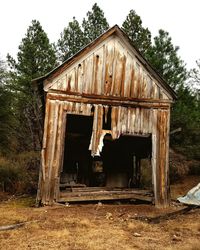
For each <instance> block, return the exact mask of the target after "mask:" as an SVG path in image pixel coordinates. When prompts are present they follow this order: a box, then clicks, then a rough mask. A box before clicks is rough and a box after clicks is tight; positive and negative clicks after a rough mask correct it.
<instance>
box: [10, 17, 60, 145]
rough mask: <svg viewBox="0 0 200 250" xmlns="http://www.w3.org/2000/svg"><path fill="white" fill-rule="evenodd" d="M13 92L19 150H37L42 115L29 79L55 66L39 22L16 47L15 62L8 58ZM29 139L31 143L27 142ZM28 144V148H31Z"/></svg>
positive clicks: (50, 47)
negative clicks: (17, 123)
mask: <svg viewBox="0 0 200 250" xmlns="http://www.w3.org/2000/svg"><path fill="white" fill-rule="evenodd" d="M7 59H8V63H9V66H10V68H11V70H10V77H11V87H12V91H15V96H17V106H16V111H17V114H18V120H19V122H20V128H19V138H21V144H22V147H25V148H28V149H37V148H38V147H39V145H40V143H41V134H42V127H43V126H42V122H41V121H42V114H41V110H40V109H39V107H38V106H37V105H36V104H37V97H36V96H35V91H34V88H33V85H32V83H31V80H32V79H34V78H36V77H39V76H41V75H44V74H45V73H47V72H49V71H50V70H52V69H53V68H54V67H55V65H56V56H55V51H54V48H53V46H52V44H50V42H49V39H48V37H47V34H46V33H45V32H44V30H43V29H42V26H41V25H40V23H39V22H38V21H36V20H33V21H32V25H31V26H30V27H29V28H28V30H27V33H26V36H25V38H23V39H22V42H21V44H20V46H19V52H18V54H17V61H16V60H14V59H13V58H12V57H11V56H10V55H8V56H7ZM30 138H31V140H30ZM30 145H31V147H30Z"/></svg>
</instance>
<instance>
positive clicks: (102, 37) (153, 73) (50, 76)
mask: <svg viewBox="0 0 200 250" xmlns="http://www.w3.org/2000/svg"><path fill="white" fill-rule="evenodd" d="M114 34H116V35H117V36H119V37H121V38H122V39H125V41H126V42H127V43H128V44H129V46H131V47H132V48H133V49H134V53H135V56H136V58H137V59H138V61H139V62H140V63H141V64H142V65H143V67H144V68H145V69H146V70H147V72H149V74H150V75H151V76H152V77H153V78H154V79H156V80H157V81H158V82H159V83H160V85H161V86H162V87H163V88H164V89H165V90H166V91H167V92H168V93H169V94H170V95H171V96H172V98H173V99H177V95H176V93H175V91H174V90H173V89H172V88H171V87H170V86H169V84H168V83H167V82H166V81H165V80H164V79H163V78H162V77H161V75H160V74H159V73H158V72H157V71H156V70H155V69H154V68H153V67H152V66H151V65H150V64H149V63H148V62H147V60H146V59H145V58H144V57H143V55H142V54H141V53H140V51H139V50H138V49H137V48H136V47H135V46H134V45H133V44H132V41H131V40H130V39H129V37H128V36H127V34H126V33H125V32H124V31H123V30H122V29H120V28H119V26H118V25H114V26H113V27H112V28H110V29H108V30H107V31H106V32H105V33H103V34H102V35H100V36H99V37H97V38H96V39H95V40H94V41H92V42H91V43H89V44H88V45H86V46H85V47H84V48H82V49H81V50H80V51H78V52H77V53H76V54H75V55H73V56H72V57H70V58H69V59H67V60H66V61H64V62H63V63H62V64H60V65H59V66H58V67H56V68H54V69H53V70H52V71H50V72H49V73H47V74H46V75H44V76H42V77H39V78H36V79H33V80H32V82H33V83H39V82H40V83H41V82H44V81H45V80H51V79H53V78H54V77H56V76H58V75H59V74H61V73H62V72H63V71H65V70H66V69H67V68H68V67H69V66H70V65H72V64H73V63H74V62H76V61H77V60H78V59H79V58H80V57H81V56H83V55H85V54H87V53H88V52H89V51H90V50H91V49H93V48H94V47H96V46H97V45H98V44H100V43H101V42H102V41H104V40H105V39H107V38H108V37H110V36H112V35H114Z"/></svg>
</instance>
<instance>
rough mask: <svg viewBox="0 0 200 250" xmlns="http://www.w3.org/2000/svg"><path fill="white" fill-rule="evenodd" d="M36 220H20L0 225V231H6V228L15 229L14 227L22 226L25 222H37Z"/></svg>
mask: <svg viewBox="0 0 200 250" xmlns="http://www.w3.org/2000/svg"><path fill="white" fill-rule="evenodd" d="M37 221H38V220H35V221H25V222H21V223H17V224H12V225H6V226H0V231H6V230H12V229H16V228H19V227H22V226H24V225H25V224H28V223H33V222H37Z"/></svg>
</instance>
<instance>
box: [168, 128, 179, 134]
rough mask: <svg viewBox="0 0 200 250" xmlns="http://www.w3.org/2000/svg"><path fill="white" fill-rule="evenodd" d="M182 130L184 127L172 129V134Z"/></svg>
mask: <svg viewBox="0 0 200 250" xmlns="http://www.w3.org/2000/svg"><path fill="white" fill-rule="evenodd" d="M181 131H182V128H177V129H174V130H172V131H170V135H173V134H175V133H177V132H181Z"/></svg>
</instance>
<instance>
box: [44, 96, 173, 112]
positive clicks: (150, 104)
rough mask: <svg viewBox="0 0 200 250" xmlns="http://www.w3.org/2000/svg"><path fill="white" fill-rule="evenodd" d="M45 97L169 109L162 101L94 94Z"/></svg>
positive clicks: (78, 101) (168, 105) (168, 104)
mask: <svg viewBox="0 0 200 250" xmlns="http://www.w3.org/2000/svg"><path fill="white" fill-rule="evenodd" d="M47 98H48V99H50V100H59V101H69V102H77V103H87V104H89V103H90V104H102V105H110V106H123V107H143V108H149V109H151V108H159V109H161V108H163V109H169V108H170V103H163V102H147V101H125V100H121V99H119V100H113V99H104V98H101V97H99V98H97V97H96V96H93V97H92V96H90V97H81V96H70V95H64V94H55V93H48V95H47Z"/></svg>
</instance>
